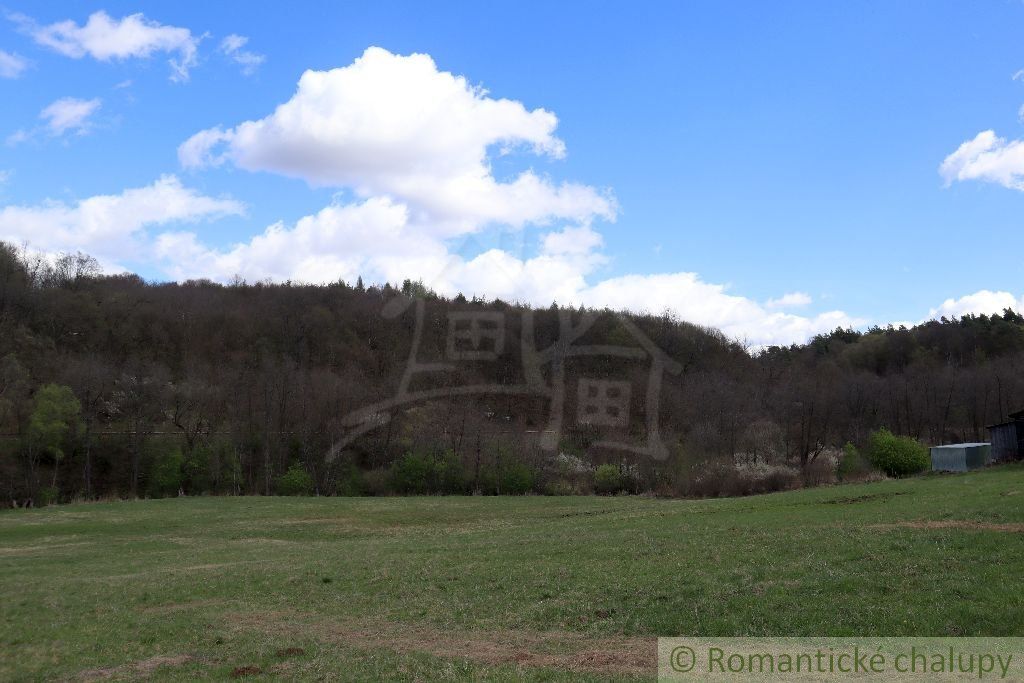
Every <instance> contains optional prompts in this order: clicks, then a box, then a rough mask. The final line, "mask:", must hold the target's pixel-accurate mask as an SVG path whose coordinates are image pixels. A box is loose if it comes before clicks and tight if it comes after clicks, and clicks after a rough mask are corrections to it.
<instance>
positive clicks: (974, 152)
mask: <svg viewBox="0 0 1024 683" xmlns="http://www.w3.org/2000/svg"><path fill="white" fill-rule="evenodd" d="M939 173H940V174H941V175H942V177H943V179H945V181H946V185H947V186H948V185H950V184H951V183H952V182H953V181H963V180H982V181H985V182H990V183H998V184H1000V185H1002V186H1003V187H1008V188H1010V189H1012V190H1024V142H1022V141H1020V140H1010V141H1007V140H1006V139H1005V138H1001V137H998V136H996V134H995V131H991V130H986V131H982V132H981V133H978V134H977V135H976V136H975V137H974V139H972V140H967V141H966V142H964V143H963V144H961V145H960V147H958V148H957V150H956V151H955V152H953V153H952V154H950V155H949V156H947V157H946V158H945V160H944V161H943V162H942V165H941V166H940V167H939Z"/></svg>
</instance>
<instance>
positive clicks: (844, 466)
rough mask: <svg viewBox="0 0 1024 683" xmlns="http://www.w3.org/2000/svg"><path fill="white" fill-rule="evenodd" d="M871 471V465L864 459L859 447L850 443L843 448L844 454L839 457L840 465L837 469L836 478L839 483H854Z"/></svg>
mask: <svg viewBox="0 0 1024 683" xmlns="http://www.w3.org/2000/svg"><path fill="white" fill-rule="evenodd" d="M870 471H871V465H870V464H869V463H868V461H867V460H866V459H865V458H864V456H863V455H862V454H861V452H860V451H859V450H857V447H856V446H854V445H853V444H852V443H850V442H849V441H847V442H846V445H845V446H843V454H842V455H841V456H839V465H838V467H836V478H837V479H839V481H854V480H856V479H860V478H862V477H864V476H865V475H867V474H868V473H869V472H870Z"/></svg>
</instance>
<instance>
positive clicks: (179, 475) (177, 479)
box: [146, 448, 185, 498]
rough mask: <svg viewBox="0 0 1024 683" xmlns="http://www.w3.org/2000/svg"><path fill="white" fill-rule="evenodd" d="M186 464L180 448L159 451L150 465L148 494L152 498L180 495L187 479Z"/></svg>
mask: <svg viewBox="0 0 1024 683" xmlns="http://www.w3.org/2000/svg"><path fill="white" fill-rule="evenodd" d="M184 464H185V459H184V457H182V455H181V450H180V449H178V448H173V449H170V450H165V451H162V452H157V453H156V454H155V455H154V457H153V460H152V465H151V466H150V470H149V478H148V480H147V482H146V494H147V495H149V496H150V497H151V498H165V497H168V496H176V495H178V491H180V490H181V487H182V484H183V483H184V481H185V474H184V472H183V469H182V468H183V465H184Z"/></svg>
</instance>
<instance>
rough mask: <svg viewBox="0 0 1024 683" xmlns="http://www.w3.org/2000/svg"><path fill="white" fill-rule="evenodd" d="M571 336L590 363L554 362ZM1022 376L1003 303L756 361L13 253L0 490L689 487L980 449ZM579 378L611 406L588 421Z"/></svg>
mask: <svg viewBox="0 0 1024 683" xmlns="http://www.w3.org/2000/svg"><path fill="white" fill-rule="evenodd" d="M481 314H482V315H481ZM499 328H500V330H501V332H498V330H499ZM453 332H454V335H453ZM573 344H576V345H583V346H586V347H587V348H589V349H592V352H588V353H587V354H583V355H577V356H572V357H571V359H567V360H565V362H561V361H558V362H552V358H554V357H555V356H557V354H555V356H553V355H552V353H554V352H553V351H552V349H563V350H564V349H567V348H569V347H570V346H572V345H573ZM414 347H415V348H414ZM545 354H547V355H545ZM559 357H560V356H559ZM570 361H571V362H570ZM653 361H657V362H656V363H654V366H655V367H656V368H658V369H660V370H661V371H662V372H660V373H659V377H660V380H659V381H660V386H659V385H655V388H656V391H653V392H652V391H651V382H652V381H654V380H653V379H652V378H653V377H654V375H653V374H652V362H653ZM410 363H413V366H410ZM1022 364H1024V318H1022V317H1021V316H1020V315H1019V314H1017V313H1014V312H1012V311H1006V312H1005V313H1004V314H1003V315H1001V316H992V317H987V316H977V317H973V316H971V317H965V318H962V319H957V320H940V321H930V322H928V323H926V324H923V325H920V326H917V327H914V328H911V329H903V328H900V329H878V328H876V329H872V330H869V331H868V332H864V333H860V332H856V331H850V330H836V331H835V332H833V333H831V334H829V335H823V336H819V337H816V338H814V339H812V340H811V341H810V342H809V343H808V344H806V345H803V346H792V347H787V348H778V347H772V348H769V349H765V350H760V351H758V352H756V353H751V352H750V351H749V350H747V349H744V348H743V347H742V345H740V344H739V343H737V342H734V341H731V340H728V339H726V338H725V337H724V336H723V335H722V334H720V333H719V332H717V331H715V330H710V329H707V328H703V327H700V326H696V325H692V324H689V323H686V322H682V321H678V320H674V319H672V318H671V317H669V316H666V315H660V316H657V315H646V316H637V315H621V314H614V313H612V312H590V313H588V312H583V311H576V310H567V309H564V308H558V307H556V306H552V307H551V308H547V309H539V310H530V309H529V308H527V307H523V306H519V305H515V304H512V303H507V302H501V301H482V300H478V299H471V300H466V299H465V298H463V297H457V298H455V299H454V300H447V299H444V298H440V297H437V296H435V295H433V294H432V293H430V292H429V291H426V290H424V289H423V288H422V286H420V285H418V284H416V283H410V282H406V283H404V285H403V286H401V287H399V288H397V289H396V288H393V287H391V286H385V287H383V288H381V287H373V286H371V287H364V286H363V285H362V283H361V282H357V283H344V282H337V283H334V284H330V285H323V286H310V285H296V284H291V283H283V284H269V283H244V282H237V283H234V284H232V285H227V286H225V285H220V284H215V283H212V282H207V281H190V282H186V283H181V284H175V283H160V284H152V283H146V282H144V281H143V280H142V279H140V278H138V277H136V276H134V275H115V276H103V275H100V274H99V268H98V267H97V265H96V262H95V261H94V260H92V259H90V258H89V257H86V256H82V255H74V256H64V257H62V258H60V259H58V260H57V261H56V263H47V262H46V261H45V260H44V259H41V258H37V257H31V256H29V255H27V254H26V253H25V252H23V251H21V250H19V249H17V248H15V247H12V246H10V245H0V421H2V426H0V431H2V433H3V439H2V441H0V449H2V450H0V496H5V497H9V498H10V499H12V500H15V499H25V498H34V499H36V500H39V499H41V498H46V499H61V500H65V499H69V498H72V497H97V496H110V495H132V494H136V495H167V494H171V493H177V492H183V493H203V492H210V493H273V492H275V491H278V490H280V489H282V488H286V487H287V486H289V485H290V484H289V482H292V479H295V478H298V479H299V480H300V483H301V481H302V476H307V477H308V478H309V482H310V486H311V487H312V488H313V489H314V490H316V491H317V492H320V493H352V492H371V493H372V492H381V491H384V490H387V487H388V486H389V485H394V481H395V467H394V463H395V461H396V460H397V459H401V458H403V457H405V458H406V461H408V462H412V463H413V464H415V463H416V462H419V461H417V460H416V457H422V459H423V460H427V459H430V458H434V459H435V460H436V459H437V458H441V459H442V460H443V461H444V462H445V463H446V465H445V467H446V468H447V469H445V468H440V469H438V468H435V469H433V470H431V473H430V474H429V475H424V476H430V477H439V478H441V479H443V478H444V477H446V476H449V477H451V478H452V479H451V482H449V483H450V484H451V487H453V488H454V489H455V490H461V489H465V490H467V491H469V490H480V491H484V492H488V491H493V492H498V491H501V489H502V486H504V487H505V491H511V490H518V489H524V488H525V489H533V490H538V491H542V490H554V491H561V490H563V489H564V490H575V487H578V485H579V482H578V481H577V480H578V477H577V476H576V475H578V474H579V473H580V472H582V471H586V470H587V468H588V467H592V466H593V465H596V464H601V463H606V462H609V463H616V464H617V465H619V466H620V468H622V470H623V471H628V472H630V476H631V477H632V481H633V482H634V484H633V485H634V486H635V487H636V488H638V489H644V490H657V491H665V492H678V491H680V490H685V489H686V482H688V481H692V479H693V478H694V477H695V476H697V475H695V474H694V473H695V472H699V471H701V470H702V469H705V470H708V471H710V470H711V469H712V466H713V465H716V464H718V463H723V462H729V463H731V462H736V461H737V460H740V459H748V460H749V459H756V460H758V461H760V462H764V463H780V464H787V465H792V466H809V465H810V464H811V463H813V462H814V461H815V459H816V458H818V457H819V456H820V455H821V454H822V453H827V452H828V450H829V449H830V448H833V447H840V446H842V444H844V443H846V442H847V441H852V442H854V443H862V442H863V441H864V440H865V439H866V438H867V435H868V433H869V432H870V431H871V430H872V429H875V428H878V427H880V426H887V427H889V428H890V429H891V430H893V431H894V432H898V433H902V434H906V435H910V436H914V437H918V438H921V439H923V440H925V441H929V442H941V441H947V442H948V441H953V440H980V439H983V438H985V430H984V427H985V425H986V424H991V423H994V422H998V421H999V420H1001V419H1003V418H1004V417H1005V416H1006V414H1007V413H1008V412H1011V411H1014V410H1019V409H1021V408H1024V373H1022V372H1021V370H1022ZM414 370H415V371H414ZM588 382H589V384H588ZM556 385H557V386H558V387H561V389H557V390H556V389H553V388H552V387H555V386H556ZM524 387H525V388H524ZM539 387H547V389H543V390H540V389H538V388H539ZM588 391H593V393H594V395H595V396H598V395H600V396H603V397H605V398H608V401H609V402H608V403H606V404H601V405H599V406H598V408H597V410H598V411H600V410H604V409H605V408H602V407H601V406H602V405H612V404H616V405H617V406H618V407H614V408H610V409H608V410H609V411H611V412H608V413H607V414H603V415H604V419H598V418H595V419H593V420H591V419H589V418H587V413H586V410H587V409H589V408H587V401H589V400H590V398H589V397H590V394H588V393H587V392H588ZM545 392H547V393H545ZM602 392H607V395H605V394H604V393H602ZM652 399H653V400H652ZM623 401H624V403H623ZM617 402H618V403H617ZM655 403H656V408H657V409H656V411H655V410H654V409H653V408H652V406H654V405H655ZM553 404H557V405H558V406H560V408H561V411H559V410H555V409H554V408H553ZM652 425H654V426H655V431H656V438H655V439H652V434H651V428H652ZM545 439H547V440H548V442H547V443H545ZM551 440H553V442H552V441H551ZM655 441H656V442H657V443H658V444H660V446H661V448H662V450H661V451H660V452H658V453H656V454H655V455H654V456H652V455H651V454H652V453H653V452H654V451H653V450H651V444H652V443H654V442H655ZM606 442H614V443H615V444H620V445H623V444H624V445H625V446H626V448H616V447H614V446H609V445H608V443H606ZM408 454H412V455H413V456H416V457H413V458H409V457H406V456H407V455H408ZM439 454H441V455H439ZM408 462H405V464H408ZM289 477H292V479H289ZM384 479H387V481H388V482H391V483H390V484H387V483H384V481H383V480H384ZM439 481H440V480H439ZM445 481H447V480H445ZM452 482H454V483H452ZM434 484H436V486H435V488H444V486H442V483H438V482H434ZM560 487H561V488H560ZM413 490H418V489H416V487H415V486H414V487H413Z"/></svg>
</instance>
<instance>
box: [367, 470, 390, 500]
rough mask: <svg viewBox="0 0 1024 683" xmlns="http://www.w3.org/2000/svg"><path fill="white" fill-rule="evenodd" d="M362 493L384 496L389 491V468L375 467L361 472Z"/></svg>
mask: <svg viewBox="0 0 1024 683" xmlns="http://www.w3.org/2000/svg"><path fill="white" fill-rule="evenodd" d="M361 479H362V484H363V495H367V496H386V495H387V494H388V493H390V492H391V470H385V469H377V470H370V471H368V472H363V473H362V474H361Z"/></svg>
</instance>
